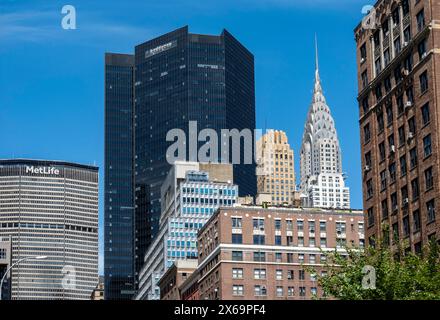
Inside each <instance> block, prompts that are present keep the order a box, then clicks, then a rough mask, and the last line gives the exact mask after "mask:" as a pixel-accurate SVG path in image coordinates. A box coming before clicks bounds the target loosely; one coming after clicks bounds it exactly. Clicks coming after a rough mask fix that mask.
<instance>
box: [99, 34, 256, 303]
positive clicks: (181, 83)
mask: <svg viewBox="0 0 440 320" xmlns="http://www.w3.org/2000/svg"><path fill="white" fill-rule="evenodd" d="M109 56H113V57H114V56H115V55H109ZM121 57H122V56H121V55H116V58H115V57H114V63H113V64H111V65H108V64H106V110H107V111H106V118H107V117H111V118H112V119H113V120H112V121H111V122H108V123H106V130H107V132H106V137H107V136H108V137H109V138H107V140H106V159H114V160H113V162H114V161H115V160H116V163H117V164H118V165H117V166H115V164H112V161H109V160H106V175H107V174H110V175H111V176H110V177H109V178H107V179H106V218H107V217H109V218H108V219H107V220H106V230H108V232H111V233H112V237H108V238H106V242H105V245H106V249H105V253H106V255H108V256H109V257H114V258H116V257H119V258H120V259H121V260H120V261H121V266H120V267H117V266H116V264H117V263H116V260H115V261H114V263H109V265H107V263H108V262H109V261H110V260H109V259H110V258H109V259H107V258H106V260H105V261H106V262H105V263H106V267H105V270H106V289H105V290H106V298H112V296H109V294H111V293H112V289H110V288H111V287H110V288H107V285H108V284H107V282H108V281H110V282H111V281H112V280H111V278H112V277H114V273H113V276H112V277H110V278H108V275H109V274H110V273H111V270H110V269H109V268H110V266H112V267H113V268H115V269H118V270H119V268H120V269H121V270H122V269H123V268H124V269H125V268H126V267H127V269H125V270H128V266H129V264H128V262H127V260H126V259H128V256H129V255H130V254H131V257H132V259H134V261H133V263H134V270H135V276H136V273H137V272H139V270H140V268H141V267H142V265H143V263H144V255H145V251H146V249H147V248H148V245H149V244H150V242H151V240H152V238H153V237H154V236H155V234H156V232H157V230H158V224H159V218H160V214H161V205H160V188H161V185H162V183H163V181H164V179H165V177H166V176H167V174H168V171H169V169H170V167H171V165H170V164H169V163H168V161H167V158H166V152H167V149H168V147H169V146H170V145H171V144H172V142H167V141H166V135H167V133H168V131H169V130H172V129H182V130H183V131H185V132H186V134H187V137H188V136H189V134H188V131H189V130H188V127H189V122H190V121H197V129H198V131H200V130H203V129H205V128H211V129H214V130H216V132H217V133H218V137H219V139H220V131H221V129H238V130H239V131H241V130H243V129H250V130H254V129H255V83H254V57H253V55H252V54H251V53H250V52H249V51H248V50H247V49H246V48H245V47H244V46H243V45H242V44H240V43H239V42H238V41H237V40H236V39H235V38H234V37H233V36H232V35H231V34H230V33H229V32H227V31H226V30H224V31H223V32H222V33H221V34H220V35H218V36H213V35H201V34H191V33H189V32H188V27H183V28H180V29H177V30H175V31H173V32H170V33H167V34H165V35H162V36H160V37H158V38H155V39H153V40H150V41H147V42H145V43H142V44H140V45H138V46H136V47H135V55H134V62H132V61H131V60H130V62H132V63H133V64H130V63H122V62H121V60H120V59H121ZM126 57H127V59H128V57H130V56H126ZM130 68H131V69H130ZM133 70H134V71H133ZM130 72H132V74H133V72H134V80H132V79H131V78H129V74H130ZM110 79H113V80H114V81H113V82H109V80H110ZM112 83H115V84H118V85H117V88H118V89H117V90H116V91H115V90H113V91H111V90H110V89H109V86H110V85H111V84H112ZM131 85H132V86H133V91H134V97H133V96H132V95H131V94H132V92H131V91H130V86H131ZM124 97H125V99H126V100H124V101H121V100H120V99H124ZM109 98H111V99H113V100H109ZM131 99H133V109H131V110H132V113H133V114H132V117H133V119H134V132H132V130H133V127H132V126H131V125H130V122H129V115H128V114H125V113H124V112H125V111H126V110H129V107H128V104H129V102H130V101H131ZM121 106H123V107H121ZM126 106H127V107H126ZM106 121H109V120H106ZM119 121H121V123H120V122H119ZM133 136H134V138H133V139H134V140H133V141H134V149H130V148H132V146H133V144H132V143H130V139H131V138H132V137H133ZM202 144H203V143H202V142H200V143H199V146H200V145H202ZM112 152H115V153H116V154H112ZM125 152H130V153H131V154H126V153H125ZM122 153H124V154H122ZM241 153H243V148H241ZM187 154H188V156H189V153H188V152H187ZM219 157H220V153H219ZM241 157H242V160H243V154H242V155H241ZM131 160H132V161H133V162H134V167H130V165H129V164H130V161H131ZM187 160H192V159H187ZM219 160H220V159H219ZM241 163H243V162H241ZM110 166H111V168H110ZM132 168H133V172H132V171H130V170H131V169H132ZM132 173H133V174H134V195H135V196H134V199H135V205H134V206H135V213H134V230H133V229H130V227H129V221H130V222H131V223H133V221H132V220H130V219H128V217H129V216H130V217H133V215H132V211H130V210H120V209H117V210H119V211H117V212H118V214H117V215H116V214H115V211H114V210H115V207H116V206H115V205H114V202H112V203H108V201H109V200H110V199H111V198H113V197H112V194H110V193H108V192H116V195H117V196H115V199H116V197H117V199H120V200H121V201H122V199H124V200H128V199H129V196H130V191H133V190H131V189H129V186H128V185H127V184H126V182H127V183H128V181H130V177H131V174H132ZM108 183H112V184H111V185H109V184H108ZM234 183H235V184H237V185H239V193H240V195H255V193H256V176H255V164H237V165H234ZM119 186H120V187H121V189H122V190H119ZM107 190H108V191H107ZM113 201H114V199H113ZM110 207H112V210H113V212H111V211H112V210H110ZM127 207H129V206H128V205H127ZM116 216H117V217H119V218H118V219H119V220H118V224H116V220H115V217H116ZM110 217H113V218H110ZM123 217H124V219H125V218H126V220H122V218H123ZM112 219H113V220H112ZM109 223H112V225H108V224H109ZM123 226H125V227H126V229H123ZM129 230H132V231H133V235H134V238H130V235H129ZM119 232H120V234H119ZM106 234H107V231H106ZM107 239H108V240H107ZM110 239H113V242H108V241H109V240H110ZM116 239H118V242H117V243H118V245H120V247H119V249H122V248H123V246H124V245H125V244H127V245H128V240H129V239H130V240H133V242H132V243H133V250H132V251H129V250H128V249H127V251H126V252H122V251H119V249H118V252H117V253H115V252H114V251H110V248H112V250H115V249H116V248H117V247H116V243H115V241H116ZM125 240H127V241H125ZM126 262H127V263H126ZM122 266H123V267H122ZM113 284H114V285H115V286H116V285H117V284H118V283H117V282H116V281H113ZM110 285H111V284H110ZM119 285H120V289H119V290H126V289H125V287H124V282H123V278H121V282H120V283H119ZM122 288H124V289H122ZM114 289H115V291H114V294H116V292H117V290H116V287H114ZM115 297H116V296H115ZM119 298H122V296H121V295H119Z"/></svg>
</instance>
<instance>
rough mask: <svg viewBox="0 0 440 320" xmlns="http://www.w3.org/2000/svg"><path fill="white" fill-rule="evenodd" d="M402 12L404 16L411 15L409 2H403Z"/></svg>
mask: <svg viewBox="0 0 440 320" xmlns="http://www.w3.org/2000/svg"><path fill="white" fill-rule="evenodd" d="M402 12H403V15H404V16H406V15H407V14H408V13H409V0H403V1H402Z"/></svg>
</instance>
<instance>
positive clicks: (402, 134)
mask: <svg viewBox="0 0 440 320" xmlns="http://www.w3.org/2000/svg"><path fill="white" fill-rule="evenodd" d="M398 132H399V146H402V145H404V144H405V142H406V137H405V127H404V126H401V127H399V129H398Z"/></svg>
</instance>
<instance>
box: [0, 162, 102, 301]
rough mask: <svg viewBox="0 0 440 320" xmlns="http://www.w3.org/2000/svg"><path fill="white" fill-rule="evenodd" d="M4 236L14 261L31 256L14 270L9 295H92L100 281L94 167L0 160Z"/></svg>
mask: <svg viewBox="0 0 440 320" xmlns="http://www.w3.org/2000/svg"><path fill="white" fill-rule="evenodd" d="M8 236H10V237H11V239H12V264H14V263H16V262H18V261H19V260H21V259H22V258H29V259H28V260H25V261H22V262H20V263H19V264H17V265H16V266H15V267H14V269H13V271H12V278H11V298H12V299H14V300H19V299H23V300H31V299H32V300H49V299H56V300H59V299H68V300H71V299H81V300H88V299H90V294H91V293H92V291H93V289H94V288H95V286H96V283H97V281H98V168H96V167H93V166H86V165H79V164H74V163H67V162H60V161H46V160H20V159H17V160H0V237H8ZM36 256H46V259H44V260H43V259H38V260H36V259H33V258H34V257H36Z"/></svg>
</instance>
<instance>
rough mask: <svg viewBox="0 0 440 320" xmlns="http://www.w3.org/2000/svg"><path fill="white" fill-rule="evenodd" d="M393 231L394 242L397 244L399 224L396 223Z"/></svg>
mask: <svg viewBox="0 0 440 320" xmlns="http://www.w3.org/2000/svg"><path fill="white" fill-rule="evenodd" d="M392 229H393V242H394V243H397V242H398V241H399V224H398V223H394V224H393V226H392Z"/></svg>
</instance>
